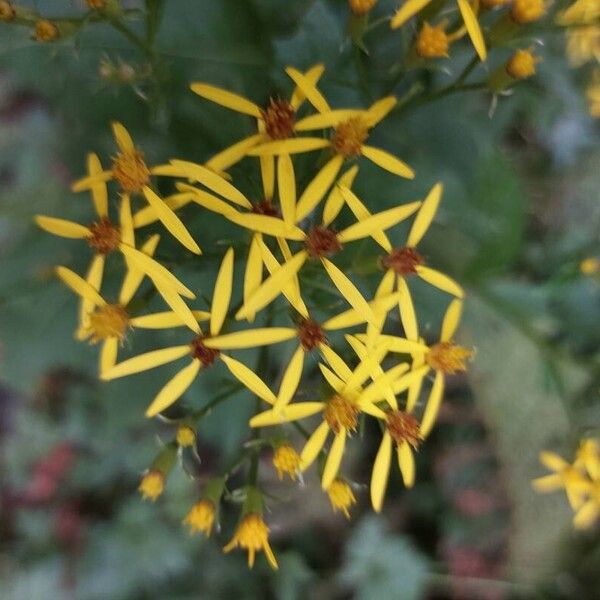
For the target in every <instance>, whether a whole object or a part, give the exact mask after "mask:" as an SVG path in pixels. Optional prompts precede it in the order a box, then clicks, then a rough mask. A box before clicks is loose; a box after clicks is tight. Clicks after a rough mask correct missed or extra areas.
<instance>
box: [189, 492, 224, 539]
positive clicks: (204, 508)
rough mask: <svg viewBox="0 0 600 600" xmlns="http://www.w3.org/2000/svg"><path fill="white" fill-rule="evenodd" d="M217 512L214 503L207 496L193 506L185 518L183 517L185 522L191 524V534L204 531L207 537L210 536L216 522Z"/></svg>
mask: <svg viewBox="0 0 600 600" xmlns="http://www.w3.org/2000/svg"><path fill="white" fill-rule="evenodd" d="M215 514H216V510H215V505H214V503H213V502H212V501H211V500H209V499H207V498H203V499H202V500H200V501H199V502H196V504H194V506H192V508H191V509H190V511H189V512H188V514H187V515H186V517H185V519H183V523H184V525H189V527H190V534H194V533H196V532H202V533H203V534H204V535H205V536H206V537H210V534H211V533H212V528H213V525H214V522H215Z"/></svg>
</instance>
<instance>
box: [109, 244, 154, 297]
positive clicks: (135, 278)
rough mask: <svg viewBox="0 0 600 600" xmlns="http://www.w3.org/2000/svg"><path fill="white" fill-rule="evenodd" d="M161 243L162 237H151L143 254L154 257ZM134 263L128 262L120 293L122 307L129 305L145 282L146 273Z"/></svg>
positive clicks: (142, 250)
mask: <svg viewBox="0 0 600 600" xmlns="http://www.w3.org/2000/svg"><path fill="white" fill-rule="evenodd" d="M159 241H160V236H159V235H158V234H155V235H153V236H151V237H150V238H148V240H147V241H146V242H145V243H144V245H143V246H142V247H141V249H140V250H141V252H142V253H143V254H145V255H146V256H149V257H152V256H154V252H155V251H156V247H157V246H158V242H159ZM133 262H134V261H129V262H127V273H126V274H125V277H124V278H123V285H122V286H121V291H120V293H119V304H121V305H122V306H127V305H128V304H129V302H130V301H131V299H132V298H133V296H134V295H135V293H136V292H137V290H138V288H139V287H140V285H141V283H142V281H143V280H144V276H145V273H144V271H142V270H141V269H139V268H138V267H137V266H136V265H135V264H131V263H133Z"/></svg>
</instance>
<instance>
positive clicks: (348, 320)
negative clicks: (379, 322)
mask: <svg viewBox="0 0 600 600" xmlns="http://www.w3.org/2000/svg"><path fill="white" fill-rule="evenodd" d="M398 299H399V294H389V295H388V296H383V297H381V298H376V299H375V300H372V301H371V302H369V305H370V306H371V308H372V309H373V312H374V313H375V314H376V315H379V314H383V315H385V314H387V313H388V311H389V310H390V309H391V308H392V307H393V306H395V305H396V304H397V303H398ZM364 322H365V318H364V316H363V315H361V314H359V313H358V312H357V311H356V310H355V309H354V308H350V309H349V310H345V311H344V312H342V313H340V314H338V315H335V316H334V317H331V318H330V319H327V321H325V322H324V323H322V324H321V326H322V327H323V329H325V330H327V331H333V330H336V329H345V328H347V327H354V326H355V325H360V324H362V323H364Z"/></svg>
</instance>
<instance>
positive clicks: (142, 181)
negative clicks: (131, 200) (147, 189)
mask: <svg viewBox="0 0 600 600" xmlns="http://www.w3.org/2000/svg"><path fill="white" fill-rule="evenodd" d="M112 172H113V177H114V178H115V179H116V181H117V183H118V184H119V185H120V186H121V188H122V189H123V191H125V192H127V193H128V194H139V193H141V191H142V189H143V187H144V186H145V185H147V184H148V183H149V181H150V170H149V169H148V166H147V165H146V162H145V161H144V155H143V153H142V152H141V151H140V150H137V149H136V150H134V151H133V152H119V153H118V154H117V156H116V157H115V158H114V159H113V164H112Z"/></svg>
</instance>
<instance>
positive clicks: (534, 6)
mask: <svg viewBox="0 0 600 600" xmlns="http://www.w3.org/2000/svg"><path fill="white" fill-rule="evenodd" d="M546 8H547V7H546V2H545V0H514V1H513V4H512V6H511V8H510V18H511V19H512V20H513V21H514V22H515V23H517V24H519V25H525V24H526V23H533V22H534V21H538V20H539V19H541V18H542V17H543V16H544V15H545V14H546Z"/></svg>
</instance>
